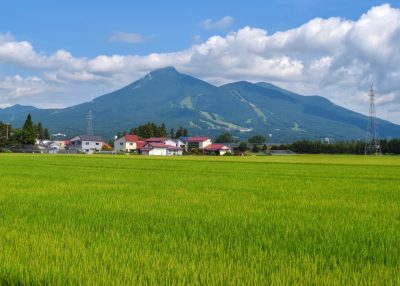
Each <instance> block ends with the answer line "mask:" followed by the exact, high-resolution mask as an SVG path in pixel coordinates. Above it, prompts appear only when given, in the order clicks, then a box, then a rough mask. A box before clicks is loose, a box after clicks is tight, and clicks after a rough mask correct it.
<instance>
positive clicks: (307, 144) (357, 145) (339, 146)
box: [273, 139, 400, 155]
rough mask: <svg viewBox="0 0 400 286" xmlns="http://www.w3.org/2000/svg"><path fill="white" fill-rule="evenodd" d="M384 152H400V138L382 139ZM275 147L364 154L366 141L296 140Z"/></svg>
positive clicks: (311, 151) (312, 152) (313, 151)
mask: <svg viewBox="0 0 400 286" xmlns="http://www.w3.org/2000/svg"><path fill="white" fill-rule="evenodd" d="M380 144H381V149H382V154H400V139H384V140H381V142H380ZM273 149H288V150H292V151H293V152H296V153H303V154H355V155H364V153H365V143H364V142H362V141H343V142H335V143H331V144H327V143H323V142H321V141H308V140H302V141H296V142H293V143H292V144H288V145H281V146H277V147H273Z"/></svg>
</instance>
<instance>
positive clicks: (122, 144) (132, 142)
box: [114, 134, 143, 152]
mask: <svg viewBox="0 0 400 286" xmlns="http://www.w3.org/2000/svg"><path fill="white" fill-rule="evenodd" d="M138 141H139V138H138V137H137V135H128V134H127V135H124V136H122V137H120V138H117V139H115V140H114V151H115V152H118V151H123V152H132V151H136V150H138V149H139V148H138V144H137V142H138ZM142 147H143V146H142Z"/></svg>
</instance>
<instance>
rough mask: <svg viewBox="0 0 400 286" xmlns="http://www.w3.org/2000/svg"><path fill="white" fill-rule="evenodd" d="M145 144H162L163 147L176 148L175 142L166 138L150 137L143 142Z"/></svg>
mask: <svg viewBox="0 0 400 286" xmlns="http://www.w3.org/2000/svg"><path fill="white" fill-rule="evenodd" d="M144 142H146V143H163V144H165V145H170V146H176V143H175V141H173V139H170V138H166V137H152V138H147V139H145V140H144Z"/></svg>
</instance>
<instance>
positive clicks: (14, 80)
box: [0, 75, 49, 99]
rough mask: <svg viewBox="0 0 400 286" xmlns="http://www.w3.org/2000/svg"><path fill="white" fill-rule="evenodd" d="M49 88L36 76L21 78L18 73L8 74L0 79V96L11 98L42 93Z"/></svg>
mask: <svg viewBox="0 0 400 286" xmlns="http://www.w3.org/2000/svg"><path fill="white" fill-rule="evenodd" d="M47 90H49V88H48V86H47V85H46V83H45V82H44V81H43V80H42V79H40V78H38V77H26V78H23V77H21V76H20V75H15V76H8V77H5V78H4V79H2V80H0V98H2V99H12V98H18V97H25V96H29V95H34V94H38V93H42V92H45V91H47Z"/></svg>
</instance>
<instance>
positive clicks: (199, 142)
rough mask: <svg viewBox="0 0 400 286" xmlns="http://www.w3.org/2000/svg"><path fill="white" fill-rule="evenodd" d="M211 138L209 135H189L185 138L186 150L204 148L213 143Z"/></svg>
mask: <svg viewBox="0 0 400 286" xmlns="http://www.w3.org/2000/svg"><path fill="white" fill-rule="evenodd" d="M211 143H212V142H211V139H210V138H209V137H187V138H186V139H185V148H186V151H188V150H190V149H204V148H205V147H207V146H208V145H211Z"/></svg>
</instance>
